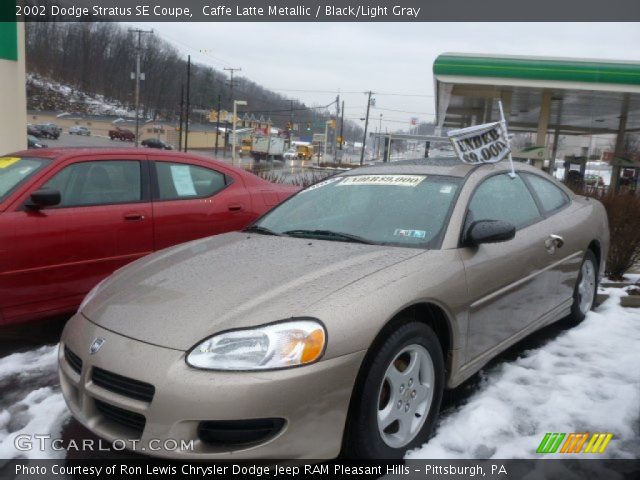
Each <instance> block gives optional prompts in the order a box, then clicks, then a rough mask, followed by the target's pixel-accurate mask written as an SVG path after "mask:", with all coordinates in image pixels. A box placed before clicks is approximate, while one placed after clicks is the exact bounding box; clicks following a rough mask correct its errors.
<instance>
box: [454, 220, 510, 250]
mask: <svg viewBox="0 0 640 480" xmlns="http://www.w3.org/2000/svg"><path fill="white" fill-rule="evenodd" d="M515 236H516V227H515V226H514V225H513V224H511V223H509V222H503V221H502V220H478V221H477V222H473V223H472V224H471V226H470V227H469V230H467V235H466V239H465V244H467V245H480V244H481V243H499V242H506V241H507V240H511V239H512V238H513V237H515Z"/></svg>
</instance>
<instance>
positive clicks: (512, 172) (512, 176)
mask: <svg viewBox="0 0 640 480" xmlns="http://www.w3.org/2000/svg"><path fill="white" fill-rule="evenodd" d="M498 107H499V108H500V123H502V128H504V135H505V138H506V140H507V148H508V149H509V163H510V164H511V173H510V174H509V176H510V177H511V178H516V169H515V167H514V166H513V156H512V155H511V140H510V139H509V130H508V129H507V120H506V119H505V118H504V110H502V100H498Z"/></svg>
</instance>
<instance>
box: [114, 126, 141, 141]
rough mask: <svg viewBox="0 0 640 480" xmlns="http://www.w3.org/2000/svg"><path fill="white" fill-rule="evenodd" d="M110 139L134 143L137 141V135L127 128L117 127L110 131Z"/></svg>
mask: <svg viewBox="0 0 640 480" xmlns="http://www.w3.org/2000/svg"><path fill="white" fill-rule="evenodd" d="M109 138H110V139H111V140H116V139H118V140H120V141H123V142H124V141H129V142H133V141H134V140H135V139H136V136H135V134H134V133H133V132H132V131H131V130H127V129H126V128H120V127H116V128H115V129H113V130H109Z"/></svg>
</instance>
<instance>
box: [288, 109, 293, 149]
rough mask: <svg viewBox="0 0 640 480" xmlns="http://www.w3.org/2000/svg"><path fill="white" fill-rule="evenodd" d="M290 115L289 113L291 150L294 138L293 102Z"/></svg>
mask: <svg viewBox="0 0 640 480" xmlns="http://www.w3.org/2000/svg"><path fill="white" fill-rule="evenodd" d="M289 107H290V113H289V148H291V144H292V137H293V100H291V103H290V104H289Z"/></svg>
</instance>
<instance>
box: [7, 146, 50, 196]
mask: <svg viewBox="0 0 640 480" xmlns="http://www.w3.org/2000/svg"><path fill="white" fill-rule="evenodd" d="M49 162H51V160H49V159H46V158H30V157H0V202H4V201H5V200H6V199H7V198H8V197H9V195H11V193H12V192H14V191H15V190H16V189H17V188H18V187H20V185H22V184H23V183H24V182H26V181H27V180H29V178H31V177H32V176H33V175H35V174H36V173H37V172H38V171H39V170H42V169H43V168H44V167H45V166H46V165H48V164H49Z"/></svg>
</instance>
